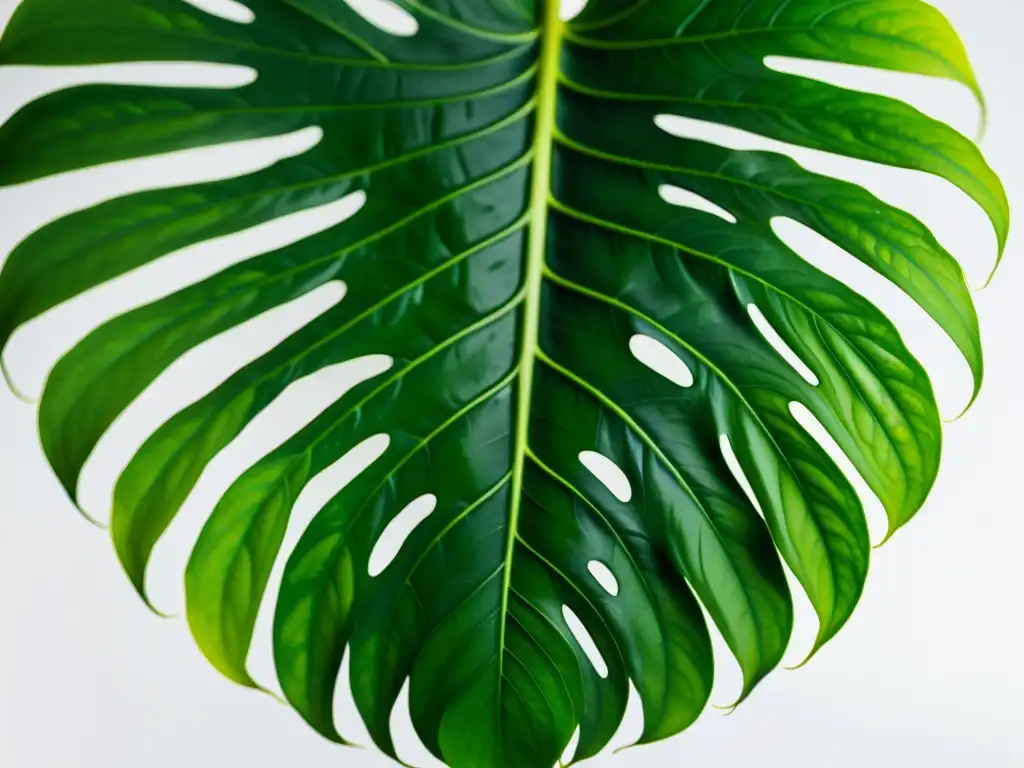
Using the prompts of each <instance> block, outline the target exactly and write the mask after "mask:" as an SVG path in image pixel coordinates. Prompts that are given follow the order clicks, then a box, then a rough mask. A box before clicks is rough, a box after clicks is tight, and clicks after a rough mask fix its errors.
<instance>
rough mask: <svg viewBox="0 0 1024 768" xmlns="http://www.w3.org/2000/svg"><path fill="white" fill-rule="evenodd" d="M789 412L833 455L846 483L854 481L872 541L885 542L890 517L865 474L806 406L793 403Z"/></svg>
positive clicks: (830, 455) (853, 484)
mask: <svg viewBox="0 0 1024 768" xmlns="http://www.w3.org/2000/svg"><path fill="white" fill-rule="evenodd" d="M789 412H790V414H792V416H793V418H794V419H795V420H796V421H797V423H798V424H799V425H800V426H801V427H803V428H804V429H805V430H806V431H807V434H809V435H810V436H811V437H813V438H814V439H815V440H816V441H817V442H818V444H819V445H821V447H822V449H823V450H824V451H825V453H827V454H828V455H829V457H830V458H831V459H832V461H834V462H835V463H836V466H837V467H839V469H840V471H841V472H842V473H843V474H844V475H845V476H846V479H847V480H849V481H850V484H851V485H852V486H853V489H854V490H855V491H856V492H857V496H859V497H860V500H861V504H862V505H863V507H864V515H865V517H867V521H868V531H869V532H870V535H871V540H872V541H874V542H876V543H878V542H881V541H883V540H884V539H885V536H886V533H887V532H888V530H889V519H888V517H887V516H886V513H885V507H884V506H883V505H882V502H881V500H879V498H878V496H877V495H876V494H875V492H874V491H873V490H871V487H870V486H869V485H868V484H867V482H866V481H865V480H864V477H863V476H862V475H861V473H860V472H859V471H858V470H857V468H856V467H855V466H854V465H853V462H852V461H850V457H849V456H847V455H846V451H844V450H843V449H842V448H841V447H840V446H839V443H837V442H836V441H835V438H833V437H832V434H831V433H830V432H829V431H828V430H827V429H826V428H825V425H824V424H822V423H821V422H820V421H819V420H818V417H817V416H815V415H814V414H813V413H811V411H810V409H808V408H807V406H806V405H804V404H803V403H798V402H792V403H790V404H789Z"/></svg>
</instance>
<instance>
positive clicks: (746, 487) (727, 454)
mask: <svg viewBox="0 0 1024 768" xmlns="http://www.w3.org/2000/svg"><path fill="white" fill-rule="evenodd" d="M718 446H719V448H720V449H721V451H722V457H723V458H724V459H725V463H726V465H727V466H728V467H729V471H730V472H731V473H732V476H733V479H735V480H736V482H737V483H738V484H739V486H740V488H742V489H743V493H744V494H746V497H747V499H748V500H749V501H750V504H751V506H753V507H754V509H756V510H757V514H759V515H760V516H761V517H762V518H763V517H764V510H763V509H761V502H759V501H758V500H757V494H755V493H754V487H753V486H752V485H751V484H750V479H749V478H748V477H747V473H746V472H744V471H743V466H742V465H741V464H740V461H739V459H738V458H737V457H736V452H735V451H734V450H733V448H732V441H731V440H730V439H729V436H728V435H719V436H718Z"/></svg>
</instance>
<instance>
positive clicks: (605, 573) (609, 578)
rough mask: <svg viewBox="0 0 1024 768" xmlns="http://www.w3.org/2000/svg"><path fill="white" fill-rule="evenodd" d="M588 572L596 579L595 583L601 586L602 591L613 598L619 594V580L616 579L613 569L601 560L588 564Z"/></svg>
mask: <svg viewBox="0 0 1024 768" xmlns="http://www.w3.org/2000/svg"><path fill="white" fill-rule="evenodd" d="M587 570H588V571H590V575H591V576H593V577H594V581H596V582H597V583H598V584H600V585H601V587H602V589H604V591H605V592H607V593H608V594H609V595H611V596H612V597H616V596H617V595H618V594H619V580H618V579H616V578H615V574H614V573H612V570H611V568H609V567H608V566H607V565H605V564H604V563H602V562H601V561H600V560H591V561H590V562H589V563H587Z"/></svg>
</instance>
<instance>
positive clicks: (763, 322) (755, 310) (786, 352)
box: [747, 304, 821, 387]
mask: <svg viewBox="0 0 1024 768" xmlns="http://www.w3.org/2000/svg"><path fill="white" fill-rule="evenodd" d="M747 312H748V313H749V314H750V319H751V321H753V323H754V325H755V326H756V327H757V330H758V331H760V333H761V335H762V336H763V337H764V339H765V341H767V342H768V343H769V344H771V346H772V348H773V349H774V350H775V351H776V352H778V353H779V355H780V356H781V357H782V359H783V360H785V361H786V362H787V363H789V365H790V367H791V368H793V370H795V371H796V372H797V373H799V374H800V377H801V378H802V379H803V380H804V381H806V382H807V383H808V384H810V385H811V386H812V387H816V386H818V385H819V384H820V383H821V382H820V381H819V380H818V376H817V374H815V373H814V371H812V370H811V369H810V367H809V366H808V365H807V363H805V362H804V361H803V360H801V359H800V356H799V355H798V354H797V353H796V352H795V351H794V350H793V348H792V347H791V346H789V344H787V343H786V340H785V339H783V338H782V336H781V335H779V332H778V331H776V330H775V328H774V326H772V324H771V323H769V322H768V318H766V317H765V316H764V313H763V312H762V311H761V308H760V307H758V306H757V305H756V304H748V305H747Z"/></svg>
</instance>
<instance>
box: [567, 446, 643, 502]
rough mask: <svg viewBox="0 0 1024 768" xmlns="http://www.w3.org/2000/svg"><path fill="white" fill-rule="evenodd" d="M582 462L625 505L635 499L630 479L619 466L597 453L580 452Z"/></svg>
mask: <svg viewBox="0 0 1024 768" xmlns="http://www.w3.org/2000/svg"><path fill="white" fill-rule="evenodd" d="M579 458H580V462H582V464H583V466H584V467H586V468H587V469H589V470H590V472H591V474H593V475H594V477H596V478H597V479H598V480H600V481H601V484H602V485H604V487H605V488H607V489H608V490H609V491H610V492H611V494H612V496H614V497H615V498H616V499H618V500H619V501H621V502H622V503H623V504H625V503H626V502H628V501H629V500H630V499H632V498H633V489H632V488H631V487H630V484H629V478H628V477H626V473H625V472H623V471H622V469H621V468H620V467H619V465H618V464H616V463H615V462H614V461H612V460H611V459H609V458H608V457H607V456H605V455H604V454H601V453H597V452H596V451H580V456H579Z"/></svg>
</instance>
